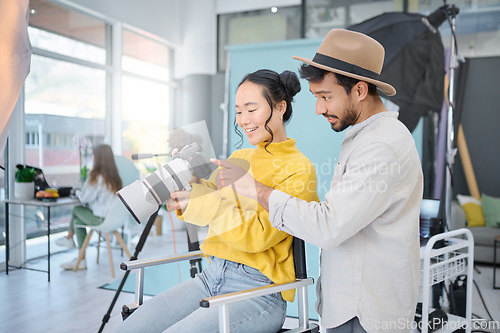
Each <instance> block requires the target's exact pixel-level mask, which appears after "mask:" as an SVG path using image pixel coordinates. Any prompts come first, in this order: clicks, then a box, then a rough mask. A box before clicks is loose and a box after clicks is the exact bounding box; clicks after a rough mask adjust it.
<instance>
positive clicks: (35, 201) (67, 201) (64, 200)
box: [2, 198, 80, 282]
mask: <svg viewBox="0 0 500 333" xmlns="http://www.w3.org/2000/svg"><path fill="white" fill-rule="evenodd" d="M2 202H3V203H4V204H5V274H7V275H8V274H9V266H10V267H14V268H18V269H29V270H33V271H39V272H45V273H47V274H48V281H49V282H50V208H52V207H58V206H65V205H77V204H79V203H80V201H78V199H74V198H58V199H57V200H55V201H43V200H38V199H29V200H17V199H5V200H3V201H2ZM9 205H22V206H38V207H46V208H47V270H46V271H45V270H40V269H35V268H29V267H26V266H24V265H23V266H13V265H9V255H10V248H9Z"/></svg>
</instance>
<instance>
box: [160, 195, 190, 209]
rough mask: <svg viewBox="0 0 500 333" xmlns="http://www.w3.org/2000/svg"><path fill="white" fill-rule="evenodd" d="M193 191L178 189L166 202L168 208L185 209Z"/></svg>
mask: <svg viewBox="0 0 500 333" xmlns="http://www.w3.org/2000/svg"><path fill="white" fill-rule="evenodd" d="M190 194H191V193H190V192H188V191H177V192H173V193H172V194H171V195H170V198H168V199H167V201H166V202H165V204H166V206H167V210H177V209H180V210H182V211H184V210H185V209H186V208H187V205H188V203H189V195H190Z"/></svg>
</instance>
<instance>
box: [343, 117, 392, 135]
mask: <svg viewBox="0 0 500 333" xmlns="http://www.w3.org/2000/svg"><path fill="white" fill-rule="evenodd" d="M398 116H399V112H397V111H384V112H380V113H377V114H374V115H373V116H371V117H370V118H368V119H366V120H364V121H362V122H360V123H359V124H356V125H354V126H351V127H350V128H348V129H347V130H346V132H345V138H346V139H347V138H352V137H354V136H355V135H356V134H357V133H358V132H359V131H361V130H362V129H363V128H365V127H366V126H368V125H369V124H371V123H373V122H374V121H375V120H377V119H380V118H382V117H391V118H396V119H398Z"/></svg>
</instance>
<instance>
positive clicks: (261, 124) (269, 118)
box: [117, 70, 318, 333]
mask: <svg viewBox="0 0 500 333" xmlns="http://www.w3.org/2000/svg"><path fill="white" fill-rule="evenodd" d="M299 91H300V82H299V79H298V77H297V75H296V74H295V73H293V72H290V71H285V72H283V73H281V74H278V73H276V72H274V71H271V70H259V71H256V72H254V73H251V74H248V75H246V76H245V77H244V78H243V80H242V81H241V83H240V85H239V86H238V91H237V93H236V103H235V104H236V105H235V109H236V123H237V125H238V126H239V127H241V129H243V131H244V132H245V134H246V136H247V138H248V141H249V142H250V143H251V144H252V145H254V146H256V148H254V149H240V150H237V151H235V152H234V153H233V154H232V155H231V157H230V158H229V159H230V160H231V161H232V162H233V163H237V164H239V165H240V166H243V167H245V168H247V169H248V168H249V169H250V172H251V173H252V174H253V176H254V178H255V179H257V180H258V181H259V182H261V183H264V184H266V185H268V186H271V187H273V188H276V189H279V190H281V191H284V192H286V193H288V194H290V195H292V196H295V197H298V198H301V199H304V200H308V201H312V200H316V201H318V195H317V192H316V173H315V170H314V166H313V165H312V163H311V162H310V161H309V160H308V159H307V158H306V157H305V156H304V155H303V154H302V153H301V152H300V151H299V150H298V149H297V147H296V146H295V140H294V139H291V138H288V137H287V135H286V130H285V123H286V122H287V121H288V120H289V119H290V117H291V115H292V105H291V103H292V100H293V97H294V96H295V95H296V94H297V93H298V92H299ZM235 128H236V131H237V133H239V135H240V137H243V136H242V135H241V133H240V132H239V131H238V127H236V126H235ZM216 177H217V172H214V173H213V174H212V176H211V177H210V179H208V180H203V179H202V180H199V182H195V183H193V184H192V190H191V191H190V192H176V193H174V194H172V199H169V200H168V201H167V207H168V209H169V210H170V209H176V210H177V215H178V216H179V218H181V219H183V220H184V221H186V222H189V223H192V224H196V225H202V226H204V225H208V226H209V230H208V235H207V237H206V239H205V241H204V242H203V243H202V245H201V250H202V251H203V253H204V254H205V255H206V256H208V259H209V264H208V265H207V267H206V268H205V269H204V270H203V272H201V273H200V274H198V275H197V276H196V277H195V278H194V279H191V280H190V281H187V282H185V283H182V284H180V285H178V286H176V287H173V288H170V289H169V290H166V291H164V292H163V293H161V294H159V295H157V296H155V297H153V298H152V299H151V300H148V301H147V302H145V303H144V304H143V305H142V306H141V307H140V308H139V309H138V310H136V311H135V312H134V313H133V314H132V315H131V316H130V317H129V318H128V319H127V320H125V321H124V322H123V323H122V325H121V326H120V327H119V328H118V330H117V332H175V333H179V332H217V331H218V314H217V309H212V308H208V309H205V308H200V307H199V301H200V299H202V298H206V297H211V296H216V295H220V294H226V293H230V292H234V291H241V290H244V289H249V288H255V287H260V286H264V285H267V284H271V283H281V282H290V281H293V280H294V279H295V271H294V265H293V252H292V239H293V238H292V236H290V235H289V234H287V233H285V232H282V231H279V230H278V229H275V228H273V227H272V226H271V223H270V222H269V213H268V212H266V211H265V210H264V209H262V207H261V206H260V205H258V204H257V202H256V201H253V200H249V199H246V198H244V197H237V196H235V192H233V191H232V189H231V187H224V188H221V189H219V190H218V189H217V185H216ZM294 295H295V291H294V290H288V291H285V292H282V293H277V294H272V295H267V296H262V297H259V298H255V299H251V300H247V301H241V302H236V303H234V304H231V306H230V307H229V312H230V320H231V323H230V326H231V332H251V333H255V332H259V333H264V332H272V333H275V332H277V331H279V329H280V328H281V326H282V325H283V322H284V320H285V317H286V301H290V302H291V301H293V298H294Z"/></svg>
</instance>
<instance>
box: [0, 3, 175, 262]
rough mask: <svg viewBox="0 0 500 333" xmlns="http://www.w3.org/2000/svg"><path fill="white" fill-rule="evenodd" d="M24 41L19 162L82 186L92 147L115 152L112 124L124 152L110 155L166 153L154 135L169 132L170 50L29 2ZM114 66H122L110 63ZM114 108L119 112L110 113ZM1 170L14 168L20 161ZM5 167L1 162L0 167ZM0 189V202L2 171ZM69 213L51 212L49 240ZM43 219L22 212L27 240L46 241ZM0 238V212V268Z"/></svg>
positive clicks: (39, 213)
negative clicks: (26, 59) (27, 54)
mask: <svg viewBox="0 0 500 333" xmlns="http://www.w3.org/2000/svg"><path fill="white" fill-rule="evenodd" d="M113 29H116V30H115V31H113ZM28 33H29V36H30V41H31V45H32V48H33V49H32V57H31V69H30V73H29V75H28V77H27V78H26V81H25V90H24V91H25V94H24V110H25V117H24V119H25V124H24V128H22V129H21V130H23V131H24V132H25V162H26V164H28V165H32V166H35V167H39V168H41V169H42V170H43V173H44V175H45V178H46V180H47V183H48V184H49V185H50V186H63V187H66V186H67V187H74V188H76V187H79V186H80V185H81V181H80V171H81V168H82V167H83V166H87V167H89V168H91V167H92V147H93V146H95V145H97V144H100V143H107V144H110V145H112V146H113V142H110V140H111V139H112V137H111V135H110V134H109V133H110V132H111V122H110V120H111V119H113V121H119V122H122V121H123V127H122V134H121V135H122V143H121V144H118V145H117V146H121V147H123V149H122V151H115V154H117V155H122V154H123V155H125V156H130V154H131V153H134V152H139V151H144V150H145V149H148V151H149V150H151V149H153V150H155V152H156V151H160V150H161V149H163V148H161V147H160V144H163V145H166V140H165V138H162V137H161V135H160V134H161V133H166V132H167V130H168V126H169V121H170V105H171V101H170V96H171V95H172V94H171V93H170V90H171V86H172V85H171V83H170V81H171V80H172V78H171V74H170V63H171V56H170V53H171V50H170V47H169V46H167V44H166V43H165V42H164V41H162V40H160V39H159V38H157V37H156V36H153V35H151V34H148V33H145V32H142V31H136V30H134V28H132V27H130V28H127V29H124V28H123V27H122V24H116V23H111V22H108V21H106V19H105V18H96V17H94V16H92V15H91V14H89V13H86V12H84V11H83V10H82V9H80V8H78V9H75V8H73V7H72V6H71V4H70V3H68V2H66V1H64V2H61V3H59V2H57V1H45V0H30V16H29V28H28ZM116 35H118V36H119V35H122V43H116V42H115V43H113V40H112V36H116ZM113 46H114V47H115V49H113ZM117 58H118V59H120V58H121V63H119V64H116V63H113V59H117ZM120 65H121V67H120ZM114 75H117V77H118V76H119V77H121V78H122V84H121V88H120V89H118V92H117V89H116V87H114V88H113V89H112V87H111V84H112V83H113V82H116V80H113V76H114ZM115 92H117V96H115V94H114V93H115ZM121 96H123V98H122V97H121ZM117 98H118V99H120V98H122V101H121V103H116V99H117ZM116 104H121V105H122V108H121V109H116V110H115V109H112V108H111V106H112V105H116ZM112 113H113V114H112ZM114 113H117V114H114ZM5 163H9V165H10V166H11V168H12V166H14V167H15V165H16V163H18V161H10V162H8V161H5ZM5 163H4V157H3V155H1V156H0V165H1V166H2V167H3V166H4V165H5ZM9 174H12V175H13V174H14V171H13V170H11V171H9ZM0 186H1V191H0V199H3V198H4V197H5V177H4V171H3V170H0ZM71 210H72V208H71V207H66V208H57V209H53V210H51V230H52V231H53V232H58V231H62V230H66V229H67V224H68V222H69V216H70V214H71ZM45 215H46V213H45V211H44V210H43V209H38V208H36V207H35V208H25V210H24V213H23V216H24V221H25V231H26V238H27V239H33V238H36V237H38V236H40V235H43V234H46V230H47V225H46V216H45ZM4 230H5V213H4V207H0V262H2V261H3V258H4V257H3V253H4V251H5V247H4V243H5V235H4ZM11 240H12V239H11ZM15 241H18V242H20V241H22V240H15ZM35 243H36V242H35ZM27 244H28V246H27V251H26V253H27V258H28V259H29V258H31V257H34V256H36V254H34V253H32V252H33V251H30V245H29V244H30V242H28V243H27ZM34 247H36V246H34ZM56 250H57V249H56ZM30 252H31V253H30Z"/></svg>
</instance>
